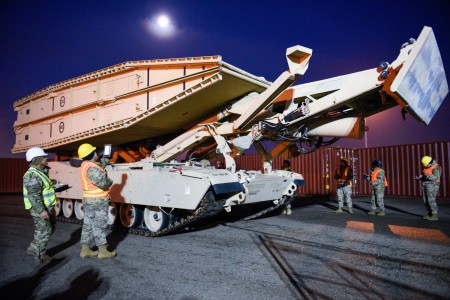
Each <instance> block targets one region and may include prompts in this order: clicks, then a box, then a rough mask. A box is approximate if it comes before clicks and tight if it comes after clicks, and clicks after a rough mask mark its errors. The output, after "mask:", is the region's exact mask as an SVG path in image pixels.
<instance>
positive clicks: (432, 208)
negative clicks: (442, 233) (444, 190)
mask: <svg viewBox="0 0 450 300" xmlns="http://www.w3.org/2000/svg"><path fill="white" fill-rule="evenodd" d="M438 192H439V185H435V184H426V185H425V184H424V185H423V202H424V204H425V208H426V209H427V212H428V215H431V214H433V215H437V213H438V207H437V203H436V197H437V194H438Z"/></svg>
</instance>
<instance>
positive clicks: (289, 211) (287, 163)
mask: <svg viewBox="0 0 450 300" xmlns="http://www.w3.org/2000/svg"><path fill="white" fill-rule="evenodd" d="M281 170H284V171H292V170H291V162H290V161H289V160H287V159H285V160H284V161H283V165H282V166H281ZM282 214H283V215H291V214H292V209H291V204H286V207H285V208H284V209H283V212H282Z"/></svg>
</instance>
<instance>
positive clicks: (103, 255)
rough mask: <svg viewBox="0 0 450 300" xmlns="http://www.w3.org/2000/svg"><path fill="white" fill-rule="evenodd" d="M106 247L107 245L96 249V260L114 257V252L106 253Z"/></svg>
mask: <svg viewBox="0 0 450 300" xmlns="http://www.w3.org/2000/svg"><path fill="white" fill-rule="evenodd" d="M106 246H107V245H101V246H100V247H98V258H100V259H104V258H112V257H114V256H116V252H114V251H108V249H106Z"/></svg>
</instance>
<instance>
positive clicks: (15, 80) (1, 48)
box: [0, 0, 450, 157]
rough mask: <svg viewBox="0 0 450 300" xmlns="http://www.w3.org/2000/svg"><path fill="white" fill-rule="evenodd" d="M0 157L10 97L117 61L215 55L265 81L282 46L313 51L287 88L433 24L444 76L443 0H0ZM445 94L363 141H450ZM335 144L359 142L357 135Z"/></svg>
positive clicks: (390, 120) (384, 55) (373, 125)
mask: <svg viewBox="0 0 450 300" xmlns="http://www.w3.org/2000/svg"><path fill="white" fill-rule="evenodd" d="M0 12H1V18H0V22H1V26H0V38H1V39H0V41H1V44H0V63H1V67H0V87H1V89H0V100H1V104H2V108H1V109H0V138H1V141H2V146H3V147H2V148H1V149H0V157H23V156H24V155H23V154H22V155H11V151H10V150H11V148H12V147H13V144H14V142H15V137H14V132H13V128H12V126H13V122H14V120H15V119H16V115H15V113H14V110H13V103H14V101H16V100H18V99H20V98H22V97H24V96H26V95H28V94H30V93H33V92H35V91H37V90H39V89H42V88H44V87H47V86H49V85H51V84H54V83H57V82H60V81H63V80H66V79H69V78H72V77H76V76H79V75H83V74H86V73H89V72H92V71H95V70H98V69H102V68H105V67H108V66H112V65H115V64H118V63H121V62H124V61H133V60H140V59H156V58H170V57H190V56H203V55H217V54H218V55H222V57H223V60H224V61H225V62H227V63H230V64H232V65H234V66H236V67H239V68H241V69H244V70H245V71H248V72H250V73H252V74H254V75H257V76H263V77H265V78H266V79H267V80H270V81H273V80H275V79H276V78H277V77H278V75H280V74H281V73H282V72H283V71H284V70H286V69H287V63H286V59H285V51H286V48H288V47H290V46H293V45H302V46H305V47H308V48H311V49H313V56H312V58H311V61H310V66H309V69H308V71H307V72H306V74H305V76H303V77H302V78H300V80H299V81H298V82H297V83H296V84H300V83H307V82H311V81H315V80H320V79H326V78H330V77H334V76H339V75H344V74H348V73H353V72H357V71H362V70H366V69H370V68H374V67H376V66H377V65H378V64H379V63H380V62H381V61H389V62H391V61H393V60H394V59H395V58H396V57H397V55H398V53H399V49H400V45H401V44H403V43H404V42H406V41H407V40H408V39H409V38H410V37H414V38H417V37H418V35H419V33H420V31H421V30H422V28H423V26H430V27H432V28H433V31H434V34H435V36H436V38H437V41H438V45H439V48H440V52H441V56H442V59H443V62H444V68H445V71H446V73H447V78H448V76H449V74H450V73H449V72H450V25H449V24H450V21H449V20H450V1H443V0H428V1H416V0H410V1H403V0H402V1H395V0H392V1H321V0H315V1H299V0H297V1H284V0H278V1H262V0H261V1H242V0H241V1H225V0H222V1H214V0H210V1H195V0H193V1H150V0H148V1H139V0H134V1H94V0H91V1H10V0H5V1H2V3H1V4H0ZM160 13H165V14H167V15H168V16H169V17H170V18H171V19H172V20H173V22H174V24H175V27H176V28H175V34H174V35H173V36H171V37H164V38H163V37H158V36H156V35H155V34H153V33H151V32H150V31H148V30H147V28H146V26H145V25H144V24H145V23H146V20H147V21H148V20H151V19H152V18H154V17H155V16H156V15H158V14H160ZM449 98H450V97H449V96H447V98H446V100H445V101H444V103H443V105H442V106H441V109H440V110H439V111H438V113H437V114H436V116H435V118H434V119H433V120H432V121H431V123H430V125H429V126H425V125H423V124H421V123H418V122H416V121H415V120H413V119H412V117H409V118H407V121H403V120H402V119H401V115H400V108H399V107H396V108H393V109H391V110H389V111H387V112H385V113H382V114H379V115H377V116H374V117H371V118H369V119H368V121H367V122H368V125H369V127H370V131H369V133H368V136H367V142H368V146H369V147H375V146H387V145H399V144H411V143H423V142H434V141H449V140H450V130H449V116H450V99H449ZM338 145H345V146H350V147H364V145H365V140H364V139H362V140H354V141H350V140H347V141H345V142H341V143H339V144H338Z"/></svg>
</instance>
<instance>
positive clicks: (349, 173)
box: [334, 157, 353, 214]
mask: <svg viewBox="0 0 450 300" xmlns="http://www.w3.org/2000/svg"><path fill="white" fill-rule="evenodd" d="M334 179H336V180H337V182H338V185H337V189H336V195H337V198H338V205H339V208H338V209H336V212H337V213H342V212H343V211H342V207H343V206H344V198H345V201H346V202H347V207H348V212H349V213H351V214H352V213H353V209H352V207H353V204H352V181H353V169H352V167H351V166H349V163H348V159H347V158H346V157H343V158H342V159H341V165H340V166H339V167H337V168H336V171H335V172H334Z"/></svg>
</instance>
